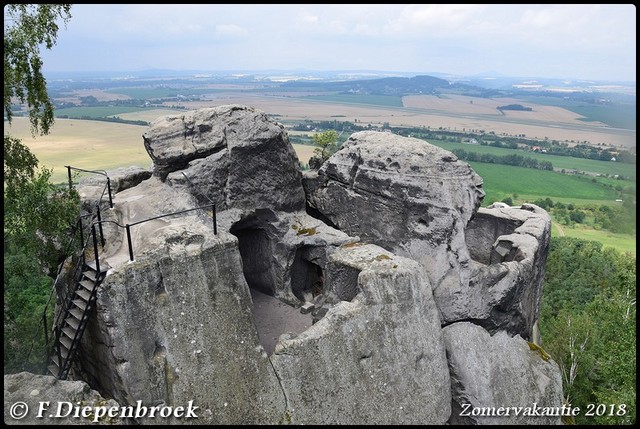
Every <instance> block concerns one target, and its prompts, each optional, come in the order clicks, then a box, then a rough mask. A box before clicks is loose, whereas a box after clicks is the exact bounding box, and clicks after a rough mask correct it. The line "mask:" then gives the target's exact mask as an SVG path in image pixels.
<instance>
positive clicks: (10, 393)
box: [4, 372, 124, 426]
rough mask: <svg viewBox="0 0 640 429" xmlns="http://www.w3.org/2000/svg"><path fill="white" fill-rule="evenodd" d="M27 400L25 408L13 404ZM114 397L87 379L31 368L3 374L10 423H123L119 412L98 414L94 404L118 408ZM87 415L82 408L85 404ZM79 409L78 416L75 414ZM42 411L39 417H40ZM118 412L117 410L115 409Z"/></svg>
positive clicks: (6, 419) (5, 412) (6, 408)
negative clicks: (65, 377)
mask: <svg viewBox="0 0 640 429" xmlns="http://www.w3.org/2000/svg"><path fill="white" fill-rule="evenodd" d="M47 402H48V404H47ZM17 403H22V404H25V405H26V407H27V409H26V414H25V415H24V416H23V417H20V418H16V417H19V416H22V412H24V410H25V409H24V408H22V407H21V406H18V408H13V412H14V413H19V414H11V412H12V408H11V407H12V406H15V404H17ZM119 406H120V405H119V404H118V403H117V402H116V401H114V400H113V399H105V398H103V397H102V396H101V395H100V393H98V392H97V391H95V390H93V389H91V388H90V387H89V385H88V384H87V383H85V382H84V381H66V380H58V379H57V378H55V377H53V376H50V375H37V374H32V373H29V372H20V373H17V374H5V376H4V423H5V424H9V425H29V426H30V425H36V424H38V425H41V424H46V425H65V426H66V425H87V424H99V425H115V424H123V423H124V421H123V419H122V418H120V416H117V417H109V416H108V415H97V414H96V413H95V412H91V410H95V408H118V409H119ZM87 407H88V408H89V411H87V412H85V416H86V417H82V414H81V411H82V410H83V409H85V408H87ZM76 412H77V414H78V416H80V417H75V415H76ZM39 415H40V417H38V416H39ZM113 415H115V412H114V413H113Z"/></svg>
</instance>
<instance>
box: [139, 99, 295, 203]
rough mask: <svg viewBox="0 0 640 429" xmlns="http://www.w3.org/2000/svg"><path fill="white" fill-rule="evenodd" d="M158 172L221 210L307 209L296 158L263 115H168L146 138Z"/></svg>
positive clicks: (212, 111)
mask: <svg viewBox="0 0 640 429" xmlns="http://www.w3.org/2000/svg"><path fill="white" fill-rule="evenodd" d="M143 139H144V145H145V148H146V149H147V152H148V153H149V156H150V157H151V159H152V160H153V163H154V174H155V175H157V176H158V177H160V178H161V179H162V180H163V181H164V180H166V181H167V182H169V183H170V184H171V185H172V186H174V187H179V188H181V189H184V190H185V191H186V192H189V193H192V194H193V195H194V196H195V197H196V198H197V199H198V201H199V203H200V204H201V205H205V204H212V203H214V204H216V207H217V208H218V209H219V210H224V209H226V208H243V209H248V210H254V209H260V208H268V209H271V210H276V211H280V210H282V211H295V210H300V209H302V208H304V192H303V189H302V184H301V172H300V168H299V161H298V157H297V155H296V153H295V151H294V150H293V147H292V146H291V144H290V143H289V137H288V135H287V133H286V131H285V130H284V127H283V126H282V125H279V124H277V123H275V122H273V121H272V120H270V119H269V118H268V116H267V115H266V114H265V113H264V112H261V111H258V110H255V109H253V108H251V107H247V106H240V105H227V106H218V107H212V108H206V109H200V110H195V111H190V112H187V113H185V114H183V115H175V116H165V117H162V118H159V119H158V120H156V121H154V122H153V123H152V124H151V126H150V127H149V129H147V131H146V132H145V133H144V135H143Z"/></svg>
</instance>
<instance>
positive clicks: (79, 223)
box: [78, 216, 84, 247]
mask: <svg viewBox="0 0 640 429" xmlns="http://www.w3.org/2000/svg"><path fill="white" fill-rule="evenodd" d="M78 228H80V247H82V245H83V244H84V232H83V231H82V228H84V225H82V216H78Z"/></svg>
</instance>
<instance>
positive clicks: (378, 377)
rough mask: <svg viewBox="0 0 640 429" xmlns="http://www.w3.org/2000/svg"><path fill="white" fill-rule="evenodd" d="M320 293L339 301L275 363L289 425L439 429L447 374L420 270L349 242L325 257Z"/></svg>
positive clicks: (445, 411)
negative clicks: (427, 428)
mask: <svg viewBox="0 0 640 429" xmlns="http://www.w3.org/2000/svg"><path fill="white" fill-rule="evenodd" d="M326 293H327V294H328V295H329V296H330V297H337V296H341V297H342V298H340V299H338V300H337V303H336V304H335V305H334V306H333V307H332V308H331V309H330V310H329V312H328V313H327V315H326V316H325V317H324V318H323V319H321V320H320V321H319V322H318V323H316V324H315V325H313V326H312V327H311V328H309V329H307V330H306V331H304V332H303V333H301V334H300V335H298V336H295V337H293V338H291V337H289V338H285V339H283V340H282V341H281V342H280V343H279V344H278V345H277V346H276V350H275V354H274V356H272V358H271V360H272V362H273V366H274V368H275V369H276V371H277V373H278V374H279V378H280V379H281V380H282V384H283V387H284V390H285V394H286V396H287V403H288V405H289V409H290V410H291V415H292V423H294V424H301V423H302V424H306V423H314V424H356V423H357V424H409V423H417V422H420V423H421V424H444V422H445V421H446V420H447V419H448V416H449V414H450V393H449V390H450V384H449V374H448V371H447V360H446V356H445V352H444V346H443V342H442V335H441V330H440V318H439V315H438V310H437V308H436V306H435V303H434V301H433V298H432V293H431V287H430V285H429V281H428V278H427V276H426V274H425V273H424V270H423V269H422V268H421V267H420V266H419V265H418V264H417V263H416V262H415V261H412V260H410V259H406V258H402V257H398V256H396V255H393V254H392V253H390V252H387V251H385V250H384V249H382V248H380V247H378V246H374V245H360V244H359V243H355V244H352V245H345V246H343V247H342V248H341V249H340V250H338V251H337V252H335V253H333V254H332V255H331V257H330V262H329V266H328V268H327V286H326ZM347 298H348V299H347Z"/></svg>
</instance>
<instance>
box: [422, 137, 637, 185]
mask: <svg viewBox="0 0 640 429" xmlns="http://www.w3.org/2000/svg"><path fill="white" fill-rule="evenodd" d="M428 142H429V143H431V144H433V145H436V146H438V147H441V148H443V149H446V150H448V151H452V150H454V149H462V150H464V151H466V152H475V153H480V154H483V153H489V154H492V155H500V156H504V155H513V154H518V155H522V156H528V157H530V158H535V159H537V160H538V161H549V162H550V163H551V164H553V167H554V168H564V169H565V170H578V171H586V172H591V173H598V174H609V175H615V174H619V175H623V176H626V177H634V178H635V177H636V166H635V165H633V164H623V163H620V162H611V161H599V160H595V159H586V158H574V157H571V156H559V155H549V154H546V153H537V152H527V151H524V150H518V149H507V148H500V147H494V146H482V145H477V144H476V145H470V144H465V143H453V142H445V141H441V140H428Z"/></svg>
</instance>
